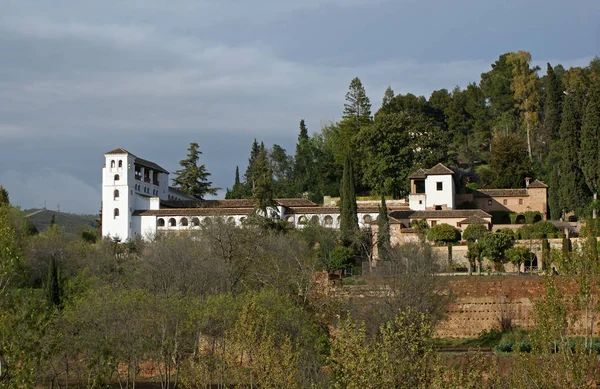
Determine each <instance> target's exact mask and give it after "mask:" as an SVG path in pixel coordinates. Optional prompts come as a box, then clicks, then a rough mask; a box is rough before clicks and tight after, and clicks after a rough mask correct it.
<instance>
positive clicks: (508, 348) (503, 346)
mask: <svg viewBox="0 0 600 389" xmlns="http://www.w3.org/2000/svg"><path fill="white" fill-rule="evenodd" d="M514 346H515V343H514V342H502V343H500V344H499V345H497V346H496V351H499V352H502V353H512V351H513V347H514Z"/></svg>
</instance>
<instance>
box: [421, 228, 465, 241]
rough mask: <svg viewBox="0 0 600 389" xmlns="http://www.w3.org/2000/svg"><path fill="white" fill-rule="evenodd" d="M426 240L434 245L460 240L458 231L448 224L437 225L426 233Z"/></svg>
mask: <svg viewBox="0 0 600 389" xmlns="http://www.w3.org/2000/svg"><path fill="white" fill-rule="evenodd" d="M427 239H429V240H431V241H434V242H436V243H446V244H447V243H453V242H458V241H459V240H460V231H458V229H456V227H453V226H451V225H450V224H446V223H442V224H437V225H435V226H433V227H431V228H430V229H429V231H427Z"/></svg>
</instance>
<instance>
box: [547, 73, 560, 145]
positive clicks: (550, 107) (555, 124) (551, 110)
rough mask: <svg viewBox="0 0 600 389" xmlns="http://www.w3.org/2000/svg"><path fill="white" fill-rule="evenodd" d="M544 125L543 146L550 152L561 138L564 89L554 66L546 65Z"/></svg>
mask: <svg viewBox="0 0 600 389" xmlns="http://www.w3.org/2000/svg"><path fill="white" fill-rule="evenodd" d="M544 92H545V93H544V124H543V140H542V142H543V144H544V147H545V148H546V150H548V149H549V148H550V146H551V144H552V142H555V141H556V140H558V138H559V130H560V122H561V111H562V98H563V93H562V87H561V85H560V81H559V80H558V77H557V76H556V73H555V72H554V69H553V68H552V66H551V65H550V64H549V63H548V64H546V77H545V79H544Z"/></svg>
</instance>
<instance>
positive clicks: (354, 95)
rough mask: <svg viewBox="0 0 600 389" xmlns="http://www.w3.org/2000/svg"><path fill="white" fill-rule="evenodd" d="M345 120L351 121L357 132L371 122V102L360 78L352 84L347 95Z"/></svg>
mask: <svg viewBox="0 0 600 389" xmlns="http://www.w3.org/2000/svg"><path fill="white" fill-rule="evenodd" d="M343 118H344V119H349V120H351V122H352V123H353V125H354V126H355V128H356V130H357V132H358V130H360V127H361V126H362V124H364V123H365V122H369V121H370V120H371V101H370V100H369V98H368V97H367V93H366V92H365V88H364V86H363V84H362V82H361V81H360V79H359V78H358V77H355V78H354V79H353V80H352V81H351V82H350V87H349V91H348V92H347V93H346V102H345V103H344V115H343Z"/></svg>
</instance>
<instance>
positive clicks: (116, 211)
mask: <svg viewBox="0 0 600 389" xmlns="http://www.w3.org/2000/svg"><path fill="white" fill-rule="evenodd" d="M113 216H114V217H115V219H116V218H118V217H119V208H115V210H114V211H113Z"/></svg>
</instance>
